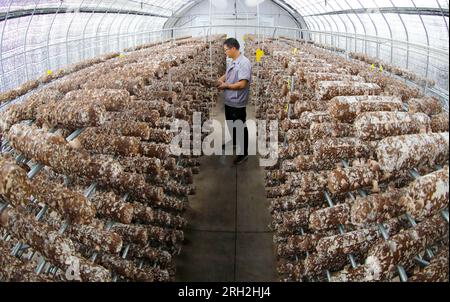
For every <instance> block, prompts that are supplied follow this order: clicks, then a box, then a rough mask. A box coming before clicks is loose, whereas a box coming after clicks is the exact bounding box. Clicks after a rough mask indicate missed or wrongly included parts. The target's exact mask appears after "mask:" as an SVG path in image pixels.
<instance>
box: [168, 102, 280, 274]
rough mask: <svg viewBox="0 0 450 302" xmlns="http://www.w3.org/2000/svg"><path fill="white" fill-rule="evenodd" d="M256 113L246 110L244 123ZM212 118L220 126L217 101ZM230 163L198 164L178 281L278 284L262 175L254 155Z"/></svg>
mask: <svg viewBox="0 0 450 302" xmlns="http://www.w3.org/2000/svg"><path fill="white" fill-rule="evenodd" d="M254 111H255V110H254V107H252V106H248V107H247V119H250V118H254ZM212 118H215V119H217V120H219V121H221V122H222V125H223V121H224V119H225V118H224V113H223V103H222V102H221V100H219V102H218V104H217V106H216V108H214V112H213V117H212ZM254 140H255V137H250V142H251V141H254ZM232 161H233V156H204V157H203V158H202V159H201V167H200V173H199V174H198V175H196V176H195V178H194V184H195V186H196V188H197V190H196V194H195V195H193V196H190V198H189V202H190V206H191V209H190V210H188V212H187V214H186V217H187V219H188V220H189V226H188V228H187V230H186V231H185V237H186V242H185V245H184V246H183V248H182V252H181V254H180V255H179V256H178V257H177V275H176V280H177V281H276V271H275V253H274V247H273V243H272V236H273V234H272V232H271V231H270V230H269V229H268V224H269V223H270V220H271V218H270V214H269V211H268V206H269V203H268V201H267V199H266V197H265V190H264V170H263V168H261V167H259V163H258V158H257V156H250V157H249V159H248V160H247V161H246V162H245V163H243V164H241V165H239V166H237V167H236V166H234V165H233V163H232Z"/></svg>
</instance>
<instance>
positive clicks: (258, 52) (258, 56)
mask: <svg viewBox="0 0 450 302" xmlns="http://www.w3.org/2000/svg"><path fill="white" fill-rule="evenodd" d="M263 56H264V51H263V50H262V49H261V48H258V49H257V50H256V62H261V58H262V57H263Z"/></svg>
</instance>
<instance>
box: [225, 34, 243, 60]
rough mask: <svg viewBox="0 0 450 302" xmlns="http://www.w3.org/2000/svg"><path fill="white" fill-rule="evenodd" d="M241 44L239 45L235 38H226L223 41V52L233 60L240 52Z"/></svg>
mask: <svg viewBox="0 0 450 302" xmlns="http://www.w3.org/2000/svg"><path fill="white" fill-rule="evenodd" d="M240 47H241V46H240V45H239V42H238V40H236V39H235V38H228V39H226V40H225V42H223V50H224V51H225V54H226V55H227V57H229V58H232V59H233V60H234V59H236V58H237V57H238V56H239V54H240V52H239V48H240Z"/></svg>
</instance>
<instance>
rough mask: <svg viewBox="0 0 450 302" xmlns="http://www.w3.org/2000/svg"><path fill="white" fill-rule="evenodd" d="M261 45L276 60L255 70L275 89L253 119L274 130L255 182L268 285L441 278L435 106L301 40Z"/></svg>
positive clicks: (443, 205)
mask: <svg viewBox="0 0 450 302" xmlns="http://www.w3.org/2000/svg"><path fill="white" fill-rule="evenodd" d="M253 46H254V47H256V45H253ZM265 47H266V48H267V49H271V52H270V53H269V54H266V55H268V56H269V57H267V58H266V61H265V62H269V61H271V62H276V63H277V64H275V63H271V64H265V65H263V67H264V68H263V69H264V73H266V74H268V77H269V78H270V77H272V78H276V77H278V78H279V79H280V80H279V81H273V82H271V83H270V84H271V86H270V89H272V90H274V91H277V90H278V91H281V93H278V94H274V95H272V96H271V97H272V99H270V97H269V96H266V100H265V103H267V104H270V106H269V105H267V106H266V107H264V108H263V110H266V112H261V116H262V117H264V118H266V119H268V120H270V119H278V121H279V123H280V125H281V126H280V129H279V135H278V137H279V144H278V150H279V152H278V160H277V163H276V164H275V165H274V166H272V167H269V168H267V171H266V180H265V181H266V194H267V197H268V198H269V200H270V203H271V207H270V211H271V214H272V218H273V221H272V223H271V225H270V227H271V228H272V229H273V230H274V242H275V244H276V249H277V256H278V260H279V261H278V272H279V274H280V279H281V280H284V281H398V280H400V278H399V273H398V271H399V268H402V269H404V271H405V272H406V276H407V277H408V280H410V281H439V280H446V281H448V253H447V252H446V251H448V173H449V170H448V153H449V151H448V150H449V141H448V140H449V138H448V113H446V112H444V111H443V108H442V106H441V104H440V102H439V101H438V100H436V99H434V98H431V97H427V96H424V95H422V94H421V93H420V92H419V90H418V89H417V88H414V87H409V86H406V85H405V84H404V83H403V82H400V81H398V80H396V79H393V78H390V77H388V76H385V75H384V74H380V73H379V72H377V71H373V70H371V68H370V65H366V64H363V63H361V62H359V61H348V60H346V59H345V58H343V57H341V56H338V55H335V54H331V53H330V52H325V51H323V50H321V49H318V48H317V47H314V46H311V45H307V44H304V43H298V42H297V43H295V42H294V41H289V40H285V41H284V42H275V41H272V42H270V41H268V42H267V43H266V46H265ZM291 76H293V77H291ZM283 77H284V79H283ZM286 78H287V79H289V80H290V82H291V81H294V83H295V85H294V86H293V87H290V86H287V83H286V80H285V79H286ZM260 84H262V85H264V82H260ZM394 87H397V89H394ZM413 176H414V177H413Z"/></svg>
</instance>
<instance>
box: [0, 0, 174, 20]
mask: <svg viewBox="0 0 450 302" xmlns="http://www.w3.org/2000/svg"><path fill="white" fill-rule="evenodd" d="M61 3H62V2H61ZM58 9H59V10H58ZM33 11H34V10H33V9H23V10H15V11H11V12H9V13H8V12H6V13H0V21H4V20H5V19H15V18H22V17H27V16H31V15H32V14H33ZM78 11H79V12H80V13H94V14H103V13H107V12H108V11H109V12H110V13H121V14H128V13H131V14H132V15H139V16H150V17H162V18H169V17H171V16H170V15H160V14H155V13H150V12H143V11H138V10H118V9H109V8H101V7H99V5H98V4H97V7H96V8H95V9H94V10H93V9H92V8H89V7H80V8H79V9H78ZM55 13H59V14H65V13H66V14H71V13H73V8H68V7H61V8H58V7H46V8H39V9H36V11H35V12H34V14H35V15H52V14H55Z"/></svg>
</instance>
